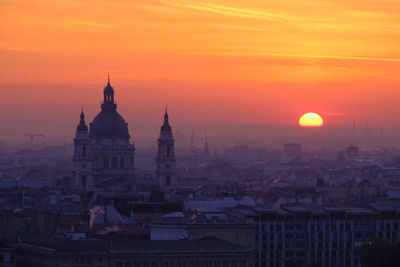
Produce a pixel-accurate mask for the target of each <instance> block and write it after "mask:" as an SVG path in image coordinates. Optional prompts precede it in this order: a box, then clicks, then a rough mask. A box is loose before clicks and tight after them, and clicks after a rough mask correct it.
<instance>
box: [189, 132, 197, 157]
mask: <svg viewBox="0 0 400 267" xmlns="http://www.w3.org/2000/svg"><path fill="white" fill-rule="evenodd" d="M190 151H191V152H196V145H195V143H194V130H192V135H191V136H190Z"/></svg>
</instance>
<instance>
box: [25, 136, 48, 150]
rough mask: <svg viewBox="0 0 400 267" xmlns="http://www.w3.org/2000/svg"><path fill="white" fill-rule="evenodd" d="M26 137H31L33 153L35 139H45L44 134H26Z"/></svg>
mask: <svg viewBox="0 0 400 267" xmlns="http://www.w3.org/2000/svg"><path fill="white" fill-rule="evenodd" d="M24 136H28V137H29V141H30V146H31V151H32V150H33V140H34V139H35V137H45V135H44V134H33V133H31V134H24Z"/></svg>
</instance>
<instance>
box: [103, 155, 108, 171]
mask: <svg viewBox="0 0 400 267" xmlns="http://www.w3.org/2000/svg"><path fill="white" fill-rule="evenodd" d="M103 168H104V169H108V157H104V158H103Z"/></svg>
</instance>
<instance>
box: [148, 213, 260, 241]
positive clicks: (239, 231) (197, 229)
mask: <svg viewBox="0 0 400 267" xmlns="http://www.w3.org/2000/svg"><path fill="white" fill-rule="evenodd" d="M254 231H255V228H254V222H253V221H252V220H247V221H246V220H245V219H244V218H243V217H242V218H240V217H235V216H232V215H230V214H228V213H224V212H221V211H218V210H211V209H206V210H199V211H196V212H189V213H182V212H174V213H170V214H167V215H165V216H163V217H162V218H159V219H155V220H153V221H152V223H151V225H150V233H151V239H152V240H181V239H188V240H198V239H203V238H207V237H214V238H218V239H221V240H225V241H228V242H230V243H234V244H238V245H242V246H247V247H249V248H253V247H254V244H255V241H254V233H255V232H254Z"/></svg>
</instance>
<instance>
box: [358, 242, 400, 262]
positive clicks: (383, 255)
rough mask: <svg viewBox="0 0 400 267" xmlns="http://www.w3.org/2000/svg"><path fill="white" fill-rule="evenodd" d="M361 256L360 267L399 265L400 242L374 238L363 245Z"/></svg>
mask: <svg viewBox="0 0 400 267" xmlns="http://www.w3.org/2000/svg"><path fill="white" fill-rule="evenodd" d="M361 256H362V258H361V266H362V267H382V266H385V267H399V266H400V244H393V243H390V242H389V241H384V240H376V241H373V242H372V243H371V244H368V245H366V246H364V248H363V250H362V253H361Z"/></svg>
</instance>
